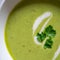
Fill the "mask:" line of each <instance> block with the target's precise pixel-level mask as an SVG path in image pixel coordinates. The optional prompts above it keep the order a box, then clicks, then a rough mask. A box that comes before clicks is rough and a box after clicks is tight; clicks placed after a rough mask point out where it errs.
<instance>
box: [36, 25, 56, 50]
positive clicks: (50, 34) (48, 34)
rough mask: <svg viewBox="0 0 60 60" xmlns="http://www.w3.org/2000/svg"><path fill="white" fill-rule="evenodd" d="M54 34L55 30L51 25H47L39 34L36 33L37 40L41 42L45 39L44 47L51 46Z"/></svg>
mask: <svg viewBox="0 0 60 60" xmlns="http://www.w3.org/2000/svg"><path fill="white" fill-rule="evenodd" d="M55 35H56V30H54V29H53V27H52V26H51V25H49V26H48V27H46V28H45V30H44V31H43V32H42V33H41V34H40V33H37V35H36V36H37V40H38V41H39V42H40V43H42V42H44V40H46V41H45V44H44V48H45V49H46V48H52V45H53V40H52V39H53V38H54V37H55ZM47 37H48V39H47Z"/></svg>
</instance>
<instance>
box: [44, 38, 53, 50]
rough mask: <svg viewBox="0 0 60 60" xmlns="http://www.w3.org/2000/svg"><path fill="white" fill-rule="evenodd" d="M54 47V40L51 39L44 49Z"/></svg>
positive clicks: (47, 41)
mask: <svg viewBox="0 0 60 60" xmlns="http://www.w3.org/2000/svg"><path fill="white" fill-rule="evenodd" d="M52 45H53V40H52V39H51V38H49V39H47V40H46V42H45V44H44V48H45V49H46V48H52Z"/></svg>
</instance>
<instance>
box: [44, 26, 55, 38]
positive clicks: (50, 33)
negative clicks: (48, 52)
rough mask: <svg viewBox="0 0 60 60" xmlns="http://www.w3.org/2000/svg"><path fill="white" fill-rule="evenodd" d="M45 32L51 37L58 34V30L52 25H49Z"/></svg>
mask: <svg viewBox="0 0 60 60" xmlns="http://www.w3.org/2000/svg"><path fill="white" fill-rule="evenodd" d="M45 34H46V35H47V36H49V37H52V38H53V37H55V35H56V31H55V30H54V29H53V27H52V26H51V25H49V26H48V27H47V28H46V29H45Z"/></svg>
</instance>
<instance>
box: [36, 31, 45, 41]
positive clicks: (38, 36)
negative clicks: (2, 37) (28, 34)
mask: <svg viewBox="0 0 60 60" xmlns="http://www.w3.org/2000/svg"><path fill="white" fill-rule="evenodd" d="M45 38H46V34H45V33H43V32H42V33H41V34H39V33H37V40H38V41H39V42H43V40H44V39H45Z"/></svg>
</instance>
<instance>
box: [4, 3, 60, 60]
mask: <svg viewBox="0 0 60 60" xmlns="http://www.w3.org/2000/svg"><path fill="white" fill-rule="evenodd" d="M47 11H50V12H51V13H52V14H53V17H52V18H51V20H50V22H49V23H48V24H47V26H49V25H52V26H53V27H54V29H55V30H56V36H55V38H53V46H52V48H51V49H44V48H42V47H41V46H40V45H37V44H35V42H34V39H33V36H32V34H33V31H32V27H33V24H34V22H35V20H36V18H37V17H38V16H40V15H42V14H43V13H44V12H47ZM45 21H46V19H45V20H44V21H43V22H42V23H41V25H39V27H38V29H37V30H36V32H35V34H36V33H38V32H39V31H40V29H41V27H42V26H43V24H44V22H45ZM59 27H60V9H59V7H57V6H54V5H52V4H47V3H39V2H38V3H37V2H35V3H33V2H32V3H31V4H30V2H29V3H26V4H25V3H21V4H19V5H17V6H16V7H15V8H14V10H13V11H12V12H11V13H10V15H9V17H8V20H7V23H6V28H5V41H6V45H7V48H8V50H9V52H10V54H11V55H12V57H13V58H14V59H15V60H52V58H53V56H54V54H55V52H56V50H57V49H58V46H59V44H60V39H59V38H60V28H59ZM59 56H60V55H59ZM59 56H58V57H57V60H60V57H59Z"/></svg>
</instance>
